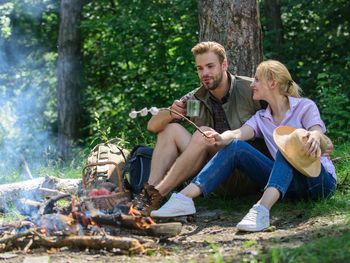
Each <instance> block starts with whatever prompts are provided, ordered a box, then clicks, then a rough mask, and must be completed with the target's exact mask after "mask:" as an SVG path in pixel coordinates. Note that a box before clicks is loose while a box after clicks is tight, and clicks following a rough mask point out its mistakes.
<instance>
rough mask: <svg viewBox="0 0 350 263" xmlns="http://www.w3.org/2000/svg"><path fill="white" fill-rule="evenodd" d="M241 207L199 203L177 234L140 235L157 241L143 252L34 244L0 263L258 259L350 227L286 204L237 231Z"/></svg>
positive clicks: (344, 220)
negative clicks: (249, 229)
mask: <svg viewBox="0 0 350 263" xmlns="http://www.w3.org/2000/svg"><path fill="white" fill-rule="evenodd" d="M246 212H247V211H244V212H243V211H242V212H232V211H225V210H221V209H209V208H205V207H199V208H198V211H197V214H196V216H195V217H194V218H193V221H192V222H189V221H186V222H184V224H183V227H182V231H181V233H180V234H179V235H178V236H176V237H172V238H168V239H164V240H162V239H157V238H154V237H143V238H146V239H147V238H148V239H153V240H155V241H156V243H155V244H153V246H152V247H150V248H149V249H148V250H147V251H146V252H145V253H144V254H142V255H118V254H115V253H112V252H107V251H89V250H84V251H79V250H72V249H68V248H65V249H61V250H51V251H48V250H46V249H34V250H30V251H28V252H27V253H26V254H24V253H22V252H15V251H13V252H7V253H3V254H0V262H1V261H3V262H16V263H17V262H25V263H34V262H40V263H46V262H59V263H61V262H62V263H67V262H72V263H73V262H74V263H75V262H79V263H85V262H86V263H87V262H95V263H97V262H247V261H248V262H250V261H256V260H257V261H260V260H262V255H264V253H266V252H268V251H269V250H270V249H271V248H282V247H287V248H294V247H298V246H300V245H303V244H306V243H308V242H309V241H312V240H314V239H317V238H320V237H334V236H337V235H341V234H342V233H344V232H349V231H350V230H349V224H348V221H347V218H346V216H345V215H341V214H339V215H328V216H324V215H323V216H316V217H312V218H311V217H309V218H307V217H306V216H305V214H304V213H303V212H302V211H300V210H298V209H296V210H294V211H293V209H286V211H283V213H277V214H278V216H274V213H273V212H272V217H271V225H272V226H271V227H270V228H269V229H268V230H266V231H264V232H259V233H243V232H239V231H237V229H236V227H235V225H236V224H237V223H238V222H239V221H240V220H241V218H242V217H243V216H244V215H245V213H246ZM182 221H184V218H182ZM146 247H147V246H146Z"/></svg>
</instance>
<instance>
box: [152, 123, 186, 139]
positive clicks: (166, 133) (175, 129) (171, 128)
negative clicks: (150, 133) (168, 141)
mask: <svg viewBox="0 0 350 263" xmlns="http://www.w3.org/2000/svg"><path fill="white" fill-rule="evenodd" d="M187 133H188V132H187V130H186V129H185V128H184V127H183V126H182V125H181V124H179V123H169V124H168V125H167V126H166V127H165V128H164V130H162V131H161V132H159V133H158V135H157V139H158V140H159V139H164V138H174V137H176V136H182V135H183V134H187Z"/></svg>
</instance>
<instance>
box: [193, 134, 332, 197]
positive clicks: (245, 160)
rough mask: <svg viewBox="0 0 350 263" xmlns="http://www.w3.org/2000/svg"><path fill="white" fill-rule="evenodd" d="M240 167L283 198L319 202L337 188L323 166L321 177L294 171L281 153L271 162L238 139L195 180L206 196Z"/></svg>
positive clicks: (261, 185) (255, 180)
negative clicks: (318, 200) (317, 200)
mask: <svg viewBox="0 0 350 263" xmlns="http://www.w3.org/2000/svg"><path fill="white" fill-rule="evenodd" d="M235 168H237V169H239V170H241V171H242V172H243V173H244V174H245V175H246V176H248V177H249V178H250V179H251V180H252V181H253V182H255V183H256V184H257V186H258V187H259V188H261V189H263V188H264V189H266V188H268V187H274V188H276V189H277V190H279V192H280V194H281V196H280V198H281V199H282V198H284V197H288V198H291V199H296V200H297V199H319V198H324V197H327V196H330V195H332V194H333V193H334V192H335V189H336V180H335V178H334V177H333V176H332V175H331V174H330V173H328V172H327V171H326V170H325V169H324V167H323V166H322V167H321V173H320V175H319V176H318V177H315V178H312V177H307V176H305V175H303V174H301V173H299V172H298V171H297V170H295V169H294V168H293V166H292V165H291V164H289V163H288V161H287V160H286V159H285V158H284V157H283V155H282V154H281V153H280V152H277V155H276V160H275V161H274V160H271V159H269V158H268V157H266V156H265V155H264V154H262V153H261V152H259V151H258V150H256V149H255V148H254V147H253V146H251V145H250V144H248V143H247V142H245V141H240V140H234V141H232V142H231V143H230V144H228V145H227V146H225V147H224V148H223V149H221V150H220V151H219V152H218V153H216V155H215V156H214V157H213V158H212V159H211V160H210V161H209V162H208V163H207V164H206V165H205V166H204V168H203V169H202V170H201V171H200V173H199V174H198V175H197V176H196V177H195V178H194V179H193V180H192V183H194V184H196V185H197V186H199V187H200V188H201V190H202V193H203V195H204V196H206V195H208V194H209V193H211V192H212V191H214V190H215V189H216V188H217V187H218V186H219V185H220V184H221V183H222V182H224V181H225V180H226V179H227V178H228V177H229V176H230V175H231V174H232V172H233V170H234V169H235Z"/></svg>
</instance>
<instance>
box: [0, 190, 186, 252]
mask: <svg viewBox="0 0 350 263" xmlns="http://www.w3.org/2000/svg"><path fill="white" fill-rule="evenodd" d="M41 188H42V187H41ZM51 191H52V192H55V193H56V195H54V196H52V197H50V198H47V199H46V201H44V202H42V203H41V204H40V206H39V207H37V209H36V210H35V212H34V213H31V214H30V215H29V216H27V217H26V218H25V219H23V220H19V221H17V222H13V223H7V224H5V223H3V222H1V221H0V252H5V251H10V250H22V251H24V252H27V251H28V250H30V249H34V248H38V247H46V248H48V249H50V248H62V247H70V248H82V249H86V248H89V249H106V250H109V251H117V252H118V251H119V252H120V253H131V252H132V253H142V252H144V250H145V247H147V244H148V245H149V244H150V242H149V239H148V241H147V242H146V243H145V241H144V240H145V238H144V237H143V236H152V237H153V239H157V238H168V237H171V236H175V235H178V234H179V233H180V231H181V228H182V225H181V223H179V222H172V223H157V222H155V220H153V219H152V218H151V217H144V216H142V215H141V213H140V212H139V211H138V210H137V209H136V208H135V207H133V206H132V205H131V204H130V202H129V201H130V200H129V199H125V198H120V199H119V200H117V199H116V198H115V197H116V196H118V197H120V193H109V194H107V193H106V192H103V191H101V193H103V194H102V195H95V196H89V195H82V196H79V197H78V196H76V195H73V194H68V193H67V194H66V193H62V192H59V191H57V190H52V189H51ZM47 192H50V191H46V193H47ZM52 192H50V194H51V195H52ZM118 194H119V195H118ZM112 199H114V200H113V201H111V200H112ZM151 240H152V239H151ZM151 243H152V242H151Z"/></svg>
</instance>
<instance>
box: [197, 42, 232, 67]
mask: <svg viewBox="0 0 350 263" xmlns="http://www.w3.org/2000/svg"><path fill="white" fill-rule="evenodd" d="M191 51H192V54H193V55H194V56H195V57H196V56H197V55H201V54H204V53H207V52H209V51H212V52H214V53H215V54H216V55H217V56H218V58H219V61H220V63H222V62H223V61H224V60H225V59H226V51H225V48H224V47H223V46H222V45H221V44H219V43H217V42H214V41H207V42H200V43H198V44H197V45H195V46H194V47H193V48H192V49H191Z"/></svg>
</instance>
